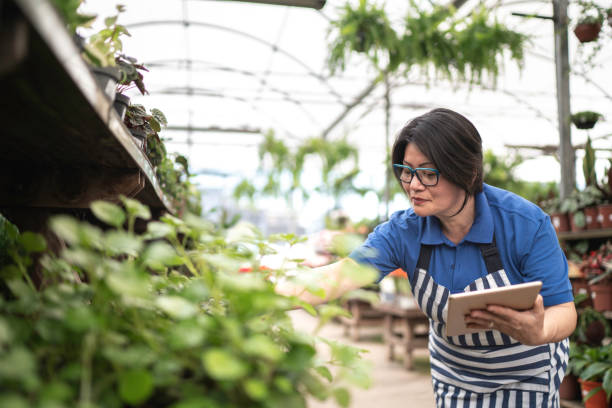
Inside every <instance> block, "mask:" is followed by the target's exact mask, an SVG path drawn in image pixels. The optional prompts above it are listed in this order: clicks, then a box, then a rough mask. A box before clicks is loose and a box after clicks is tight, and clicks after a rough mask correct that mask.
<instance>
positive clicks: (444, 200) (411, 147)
mask: <svg viewBox="0 0 612 408" xmlns="http://www.w3.org/2000/svg"><path fill="white" fill-rule="evenodd" d="M403 164H404V165H406V166H410V167H412V168H413V169H414V168H417V167H428V168H432V169H435V168H436V167H435V165H434V164H433V162H432V161H430V160H429V159H428V158H427V157H425V155H424V154H423V153H421V151H420V150H419V148H418V147H417V146H416V145H415V144H414V143H409V144H408V145H407V146H406V151H405V152H404V163H403ZM402 187H403V188H404V190H405V191H406V193H407V194H408V196H409V197H410V202H411V203H412V207H413V208H414V212H415V213H416V214H417V215H418V216H421V217H427V216H429V215H434V216H437V217H439V218H445V217H450V216H452V215H454V214H455V213H456V212H457V211H458V210H459V208H461V204H463V199H464V197H465V192H464V191H463V190H462V189H461V188H459V187H457V186H456V185H455V184H453V183H451V182H450V181H448V180H447V179H446V178H445V177H444V174H440V178H439V180H438V184H436V185H435V186H430V187H427V186H424V185H423V184H421V182H420V181H419V179H418V178H417V177H416V176H414V177H412V181H411V182H410V183H405V182H402Z"/></svg>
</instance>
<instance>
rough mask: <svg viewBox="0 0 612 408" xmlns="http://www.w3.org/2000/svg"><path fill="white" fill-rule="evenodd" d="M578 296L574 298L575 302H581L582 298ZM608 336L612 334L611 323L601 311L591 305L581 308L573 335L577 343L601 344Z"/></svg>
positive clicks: (587, 344)
mask: <svg viewBox="0 0 612 408" xmlns="http://www.w3.org/2000/svg"><path fill="white" fill-rule="evenodd" d="M581 296H584V295H581ZM577 298H578V299H574V303H575V304H580V303H581V300H580V299H579V297H577ZM608 336H610V323H609V322H608V319H606V317H605V316H604V315H603V314H602V313H601V312H599V311H597V310H595V309H594V308H592V307H590V306H589V307H585V308H581V309H579V313H578V321H577V323H576V329H575V330H574V332H573V333H572V336H571V337H572V340H573V341H574V342H575V343H576V344H577V345H586V346H591V347H593V346H600V345H601V344H602V341H603V339H604V338H606V337H608Z"/></svg>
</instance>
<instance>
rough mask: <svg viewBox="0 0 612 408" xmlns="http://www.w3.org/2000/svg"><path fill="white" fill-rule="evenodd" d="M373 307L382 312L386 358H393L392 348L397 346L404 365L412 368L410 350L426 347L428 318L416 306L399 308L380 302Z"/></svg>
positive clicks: (408, 368) (409, 368)
mask: <svg viewBox="0 0 612 408" xmlns="http://www.w3.org/2000/svg"><path fill="white" fill-rule="evenodd" d="M374 309H375V310H378V311H379V312H381V313H383V314H384V338H385V343H386V344H387V346H388V354H387V358H388V359H389V360H394V359H395V356H394V348H395V346H399V347H400V348H401V350H402V353H403V360H404V367H405V368H406V369H407V370H412V351H413V350H414V349H416V348H426V347H427V337H428V331H429V319H428V318H427V316H426V315H425V314H424V313H423V312H421V310H420V309H418V308H417V307H416V306H415V307H412V308H400V307H399V306H396V305H393V304H386V303H380V304H378V305H377V306H375V307H374Z"/></svg>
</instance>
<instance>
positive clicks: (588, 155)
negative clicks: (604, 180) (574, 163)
mask: <svg viewBox="0 0 612 408" xmlns="http://www.w3.org/2000/svg"><path fill="white" fill-rule="evenodd" d="M582 172H583V173H584V181H585V184H586V185H587V186H593V185H597V175H596V174H595V149H593V146H592V144H591V138H590V137H589V136H587V141H586V145H585V147H584V158H583V159H582Z"/></svg>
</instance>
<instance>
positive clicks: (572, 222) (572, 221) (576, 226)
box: [569, 211, 586, 232]
mask: <svg viewBox="0 0 612 408" xmlns="http://www.w3.org/2000/svg"><path fill="white" fill-rule="evenodd" d="M577 217H582V218H585V217H584V214H583V213H582V212H581V211H578V212H575V213H572V214H570V215H569V221H570V230H571V231H572V232H577V231H584V230H585V229H586V225H580V223H578V224H577V223H576V218H577Z"/></svg>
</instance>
